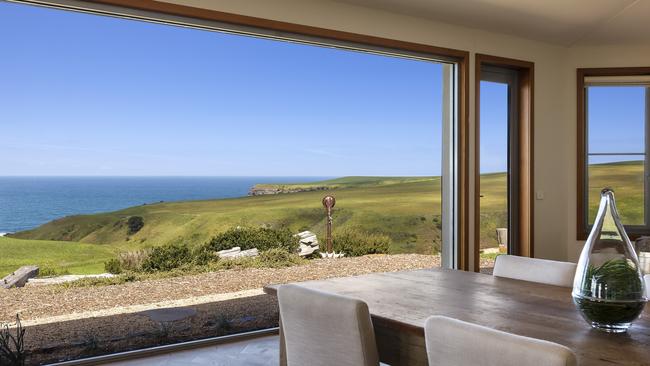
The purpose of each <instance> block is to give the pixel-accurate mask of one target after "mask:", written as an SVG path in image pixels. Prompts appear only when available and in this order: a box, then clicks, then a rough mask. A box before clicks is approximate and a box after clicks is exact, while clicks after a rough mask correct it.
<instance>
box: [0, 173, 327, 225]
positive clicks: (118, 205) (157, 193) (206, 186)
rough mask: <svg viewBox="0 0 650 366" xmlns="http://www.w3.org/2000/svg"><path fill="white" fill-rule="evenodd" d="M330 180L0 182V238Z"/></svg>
mask: <svg viewBox="0 0 650 366" xmlns="http://www.w3.org/2000/svg"><path fill="white" fill-rule="evenodd" d="M332 178H334V177H332V176H326V177H325V176H322V177H319V176H0V234H7V233H15V232H18V231H25V230H30V229H34V228H36V227H38V226H40V225H43V224H45V223H47V222H50V221H52V220H55V219H58V218H62V217H65V216H72V215H87V214H95V213H101V212H111V211H117V210H121V209H125V208H128V207H133V206H139V205H144V204H153V203H160V202H176V201H194V200H206V199H226V198H237V197H245V196H247V195H248V192H249V190H250V189H251V188H252V187H253V186H254V185H255V184H263V183H269V184H288V183H308V182H317V181H321V180H327V179H332Z"/></svg>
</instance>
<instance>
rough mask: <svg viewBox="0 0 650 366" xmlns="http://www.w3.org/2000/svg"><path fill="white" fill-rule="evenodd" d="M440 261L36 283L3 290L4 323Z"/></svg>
mask: <svg viewBox="0 0 650 366" xmlns="http://www.w3.org/2000/svg"><path fill="white" fill-rule="evenodd" d="M439 266H440V257H439V256H431V255H419V254H399V255H369V256H364V257H356V258H341V259H336V260H326V259H324V260H313V261H310V262H309V264H306V265H300V266H295V267H287V268H264V269H257V268H249V269H242V270H225V271H219V272H212V273H204V274H200V275H192V276H184V277H176V278H167V279H160V280H148V281H141V282H132V283H126V284H122V285H113V286H100V287H82V288H69V289H64V288H61V287H59V286H37V287H25V288H19V289H10V290H4V289H0V322H2V321H13V320H14V319H15V316H16V313H20V315H21V318H22V319H23V320H36V319H39V318H44V317H54V316H60V315H70V314H73V313H82V312H88V311H98V310H103V309H111V308H115V307H124V306H132V305H143V304H151V303H156V302H161V301H165V300H181V299H189V298H194V297H198V296H206V295H215V294H221V293H230V292H237V291H242V290H249V289H255V288H261V287H263V286H265V285H267V284H274V283H286V282H296V281H308V280H316V279H323V278H331V277H346V276H354V275H361V274H366V273H372V272H392V271H403V270H414V269H422V268H431V267H439Z"/></svg>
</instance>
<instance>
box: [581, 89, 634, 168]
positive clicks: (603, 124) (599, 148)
mask: <svg viewBox="0 0 650 366" xmlns="http://www.w3.org/2000/svg"><path fill="white" fill-rule="evenodd" d="M587 101H588V115H587V118H588V119H589V132H588V136H589V137H588V144H589V152H590V153H619V154H628V153H643V152H644V145H645V144H644V138H645V137H644V136H645V132H644V131H645V127H644V126H645V87H641V86H633V87H631V86H627V87H590V88H589V89H588V94H587ZM626 160H643V156H638V155H637V156H634V155H628V156H592V157H590V158H589V162H590V163H592V164H598V163H607V162H613V161H626Z"/></svg>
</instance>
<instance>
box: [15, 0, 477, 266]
mask: <svg viewBox="0 0 650 366" xmlns="http://www.w3.org/2000/svg"><path fill="white" fill-rule="evenodd" d="M64 1H65V0H18V2H23V3H27V4H29V3H32V4H36V5H47V6H52V7H58V8H63V9H66V8H67V9H71V10H80V9H82V10H85V11H90V12H96V13H97V12H99V13H104V14H108V15H114V14H119V12H118V11H116V10H120V9H130V10H135V11H144V12H147V13H150V14H153V15H154V16H153V18H154V19H155V15H156V14H160V15H166V16H175V17H183V18H188V19H195V20H199V21H211V22H219V23H224V24H230V25H233V26H243V27H251V28H254V29H259V30H266V31H274V32H282V33H286V34H294V35H299V36H307V37H318V38H321V39H326V40H331V41H338V42H350V43H356V44H359V45H365V46H374V47H382V48H387V49H392V50H396V51H402V52H407V53H408V52H416V53H420V54H426V55H430V56H433V57H435V58H440V59H444V60H449V61H452V62H454V63H456V65H458V90H457V91H456V93H455V98H456V101H457V103H456V105H457V110H456V111H455V112H456V114H457V116H458V127H457V128H458V130H457V131H458V141H457V143H458V147H457V150H456V151H457V155H458V161H457V173H458V177H457V180H456V189H457V194H458V202H457V208H458V213H457V214H456V215H457V220H458V222H457V225H456V226H457V233H456V237H457V240H456V241H457V243H456V246H457V256H456V257H457V263H456V266H457V267H458V268H459V269H463V270H469V240H470V237H469V233H470V230H469V227H470V224H469V219H470V214H469V208H470V194H469V187H470V184H469V173H470V170H469V158H470V154H469V72H470V71H469V68H470V59H469V57H470V55H469V52H468V51H464V50H458V49H453V48H446V47H437V46H432V45H428V44H420V43H413V42H406V41H401V40H395V39H389V38H382V37H376V36H371V35H365V34H357V33H351V32H345V31H340V30H334V29H327V28H319V27H313V26H308V25H302V24H296V23H288V22H283V21H277V20H272V19H265V18H259V17H252V16H246V15H240V14H234V13H226V12H222V11H217V10H210V9H205V8H197V7H191V6H186V5H179V4H173V3H166V2H161V1H155V0H80V1H81V2H82V3H86V4H88V6H87V8H86V7H81V8H80V7H78V6H66V5H65V4H63V2H64ZM106 7H109V9H106ZM110 8H113V9H110Z"/></svg>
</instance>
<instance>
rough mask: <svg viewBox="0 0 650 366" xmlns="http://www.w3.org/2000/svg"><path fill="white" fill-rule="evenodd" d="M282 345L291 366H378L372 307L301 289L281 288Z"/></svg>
mask: <svg viewBox="0 0 650 366" xmlns="http://www.w3.org/2000/svg"><path fill="white" fill-rule="evenodd" d="M278 302H279V304H280V323H281V326H280V327H281V338H282V340H281V342H282V343H284V350H285V352H286V354H285V355H284V357H285V358H286V364H287V365H288V366H299V365H312V366H329V365H341V366H377V365H379V355H378V352H377V345H376V343H375V332H374V329H373V327H372V320H371V319H370V312H369V311H368V305H367V304H366V303H365V302H363V301H360V300H357V299H353V298H349V297H345V296H340V295H334V294H330V293H325V292H321V291H316V290H311V289H308V288H305V287H302V286H298V285H283V286H280V287H279V288H278Z"/></svg>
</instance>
